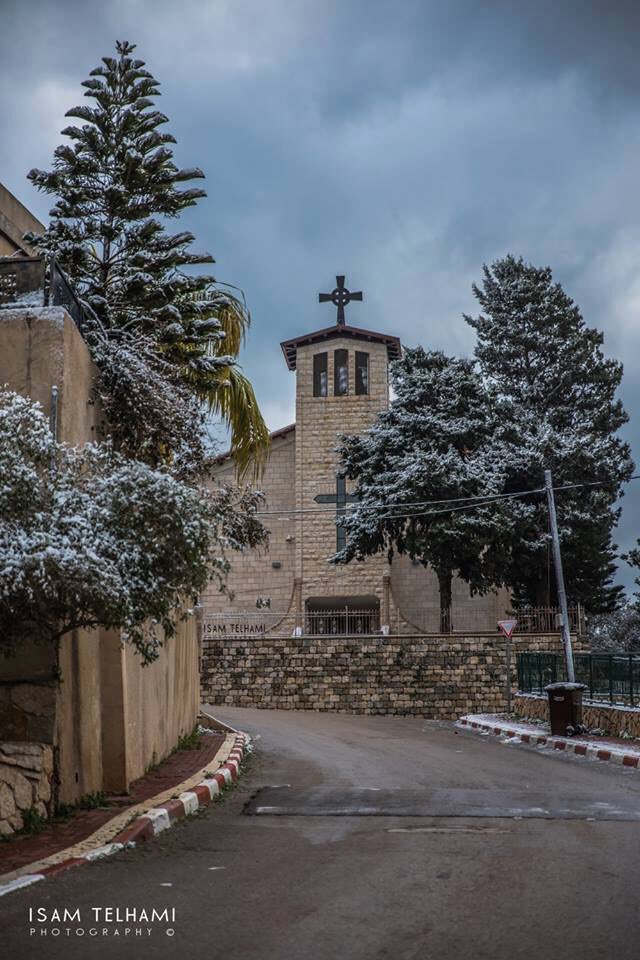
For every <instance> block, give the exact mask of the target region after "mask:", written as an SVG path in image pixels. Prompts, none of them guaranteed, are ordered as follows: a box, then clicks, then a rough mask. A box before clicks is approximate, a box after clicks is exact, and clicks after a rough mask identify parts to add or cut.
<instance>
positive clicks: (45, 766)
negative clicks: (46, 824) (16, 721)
mask: <svg viewBox="0 0 640 960" xmlns="http://www.w3.org/2000/svg"><path fill="white" fill-rule="evenodd" d="M52 777H53V747H52V746H51V745H50V744H46V743H22V742H19V743H10V742H7V741H3V742H2V743H0V836H6V835H8V834H10V833H13V832H14V830H21V829H22V827H23V826H24V817H25V814H26V813H27V811H28V810H33V811H35V813H36V814H38V815H39V816H41V817H47V816H48V815H49V814H50V813H51V805H52Z"/></svg>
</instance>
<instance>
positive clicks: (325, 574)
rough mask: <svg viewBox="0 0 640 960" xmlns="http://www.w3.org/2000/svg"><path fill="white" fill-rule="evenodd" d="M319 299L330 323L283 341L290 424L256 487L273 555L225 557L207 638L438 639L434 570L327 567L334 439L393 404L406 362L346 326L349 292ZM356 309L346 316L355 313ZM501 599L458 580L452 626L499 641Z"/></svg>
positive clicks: (340, 489)
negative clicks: (395, 379)
mask: <svg viewBox="0 0 640 960" xmlns="http://www.w3.org/2000/svg"><path fill="white" fill-rule="evenodd" d="M336 281H337V286H336V288H335V289H334V290H333V291H332V293H330V294H321V295H320V300H321V301H330V302H331V303H333V304H334V305H335V307H337V317H336V322H335V324H334V325H332V326H330V327H325V328H323V329H321V330H316V331H313V332H311V333H304V334H302V335H301V336H299V337H294V338H293V339H291V340H286V341H284V342H283V343H282V344H281V348H282V353H283V358H284V363H285V364H286V367H287V370H288V371H290V373H291V374H292V375H294V376H295V377H296V421H295V423H293V424H291V425H290V426H287V427H283V428H282V429H280V430H276V431H275V432H274V433H273V434H272V435H271V440H272V446H271V454H270V458H269V462H268V464H267V467H266V470H265V473H264V476H263V478H262V480H261V482H260V484H259V488H260V489H261V490H262V491H263V493H264V496H265V503H264V506H263V508H262V509H263V511H264V515H263V517H262V519H263V522H264V523H265V526H266V527H267V528H268V529H269V531H270V538H269V547H268V549H266V550H265V549H262V550H259V551H255V550H246V551H245V552H242V553H239V554H234V555H233V556H231V557H230V558H229V559H230V560H231V563H232V570H231V573H230V576H229V581H228V585H229V589H230V591H231V592H232V594H233V599H232V600H230V599H229V598H228V597H226V596H224V595H222V594H221V593H219V592H217V590H215V589H214V588H213V587H212V588H211V590H210V591H209V593H207V594H206V595H205V596H204V598H203V606H204V611H203V615H204V619H203V630H204V636H205V638H206V637H207V636H214V635H224V636H242V637H250V636H260V635H266V634H269V633H271V634H272V635H273V634H278V635H285V636H292V635H302V636H319V635H325V634H326V635H328V636H329V635H359V634H361V635H372V634H373V635H375V634H396V633H401V634H410V633H438V632H439V630H440V603H439V595H438V583H437V579H436V577H435V575H434V574H433V572H432V571H431V570H428V569H425V568H424V567H423V566H422V565H420V564H416V563H412V561H411V560H410V559H409V558H408V557H404V556H403V557H398V556H396V557H395V558H394V560H393V562H392V563H391V564H390V563H389V562H388V561H387V558H386V556H385V555H384V554H380V555H378V556H374V557H370V558H367V559H366V560H365V561H352V562H351V563H349V564H346V565H336V564H332V563H330V562H329V560H330V557H331V556H332V555H333V554H334V553H335V552H336V550H338V549H340V547H341V545H342V543H343V538H344V536H345V531H344V528H343V527H342V526H340V524H339V523H337V521H338V520H339V518H340V517H341V516H343V515H344V513H345V511H347V510H348V509H349V505H350V503H352V502H353V500H354V497H353V495H352V493H351V491H350V485H349V482H348V481H346V480H345V478H344V477H343V476H341V475H340V471H339V468H338V464H337V462H336V460H337V456H336V453H335V447H336V444H337V441H338V436H339V435H340V434H358V433H362V432H364V431H365V430H367V429H368V428H369V427H371V426H372V424H373V423H374V422H375V420H376V417H377V415H378V414H379V413H380V412H381V411H382V410H385V409H386V408H387V407H388V405H389V364H390V362H391V361H393V360H395V359H397V358H399V357H400V356H401V351H402V346H401V344H400V341H399V339H398V338H397V337H396V336H393V335H391V334H388V333H379V332H376V331H373V330H368V329H365V328H364V327H360V326H352V325H350V324H347V323H346V322H345V313H344V308H345V306H346V305H347V304H348V303H349V302H350V300H362V294H361V293H351V292H350V291H348V290H347V289H346V287H345V285H344V277H343V276H339V277H337V278H336ZM351 309H353V308H351ZM234 479H235V465H234V463H233V461H232V459H231V458H230V457H229V455H223V456H221V457H220V458H219V460H218V464H217V467H216V472H215V480H216V482H219V483H221V484H224V483H230V484H231V483H233V482H234ZM507 608H508V596H507V595H506V594H505V593H504V592H502V591H501V592H500V593H491V594H488V595H486V596H484V597H478V596H476V597H471V595H470V592H469V587H468V585H467V584H465V583H463V582H462V581H454V587H453V606H452V629H453V630H454V631H455V632H464V631H473V632H476V633H477V632H483V631H487V632H495V630H496V623H497V621H498V620H499V619H501V618H502V617H504V616H505V613H506V610H507Z"/></svg>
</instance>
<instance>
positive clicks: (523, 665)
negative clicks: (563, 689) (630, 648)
mask: <svg viewBox="0 0 640 960" xmlns="http://www.w3.org/2000/svg"><path fill="white" fill-rule="evenodd" d="M517 662H518V690H520V692H521V693H544V688H545V686H546V685H547V684H549V683H558V681H560V680H564V679H565V669H564V657H563V656H562V654H557V653H538V652H532V651H531V652H530V651H527V652H525V653H519V654H518V657H517ZM574 664H575V673H576V681H577V682H578V683H584V685H585V686H586V687H587V690H585V694H584V695H585V697H588V698H589V699H590V700H599V701H603V702H608V703H614V704H620V705H623V706H630V707H634V706H636V705H637V704H638V705H640V654H638V653H613V654H608V653H577V654H575V656H574Z"/></svg>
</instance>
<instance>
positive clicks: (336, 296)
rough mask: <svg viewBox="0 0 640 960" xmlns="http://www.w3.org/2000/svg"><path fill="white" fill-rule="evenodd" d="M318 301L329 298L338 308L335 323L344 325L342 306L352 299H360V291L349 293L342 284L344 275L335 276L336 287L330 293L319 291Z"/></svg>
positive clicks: (326, 300) (322, 301)
mask: <svg viewBox="0 0 640 960" xmlns="http://www.w3.org/2000/svg"><path fill="white" fill-rule="evenodd" d="M318 300H319V301H320V303H327V302H328V301H329V300H330V301H331V303H333V304H335V305H336V307H337V308H338V317H337V320H336V323H337V324H338V326H339V327H343V326H344V308H345V307H346V305H347V304H348V303H350V302H351V301H352V300H362V291H360V290H359V291H358V292H357V293H351V291H350V290H347V288H346V287H345V285H344V276H342V277H336V288H335V290H332V291H331V293H319V294H318Z"/></svg>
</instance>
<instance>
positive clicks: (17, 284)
mask: <svg viewBox="0 0 640 960" xmlns="http://www.w3.org/2000/svg"><path fill="white" fill-rule="evenodd" d="M48 306H52V307H58V306H60V307H64V308H65V309H66V310H67V312H68V313H69V314H70V316H71V317H72V319H73V321H74V322H75V324H76V326H77V327H78V329H79V330H80V333H84V331H85V329H86V327H87V315H86V311H85V309H84V307H83V306H82V304H81V302H80V300H79V298H78V296H77V294H76V293H75V291H74V290H73V288H72V287H71V285H70V283H69V281H68V280H67V278H66V276H65V274H64V273H63V271H62V269H61V268H60V266H59V264H58V262H57V260H56V259H55V258H54V257H48V258H45V257H0V309H11V308H12V309H16V307H48Z"/></svg>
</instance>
